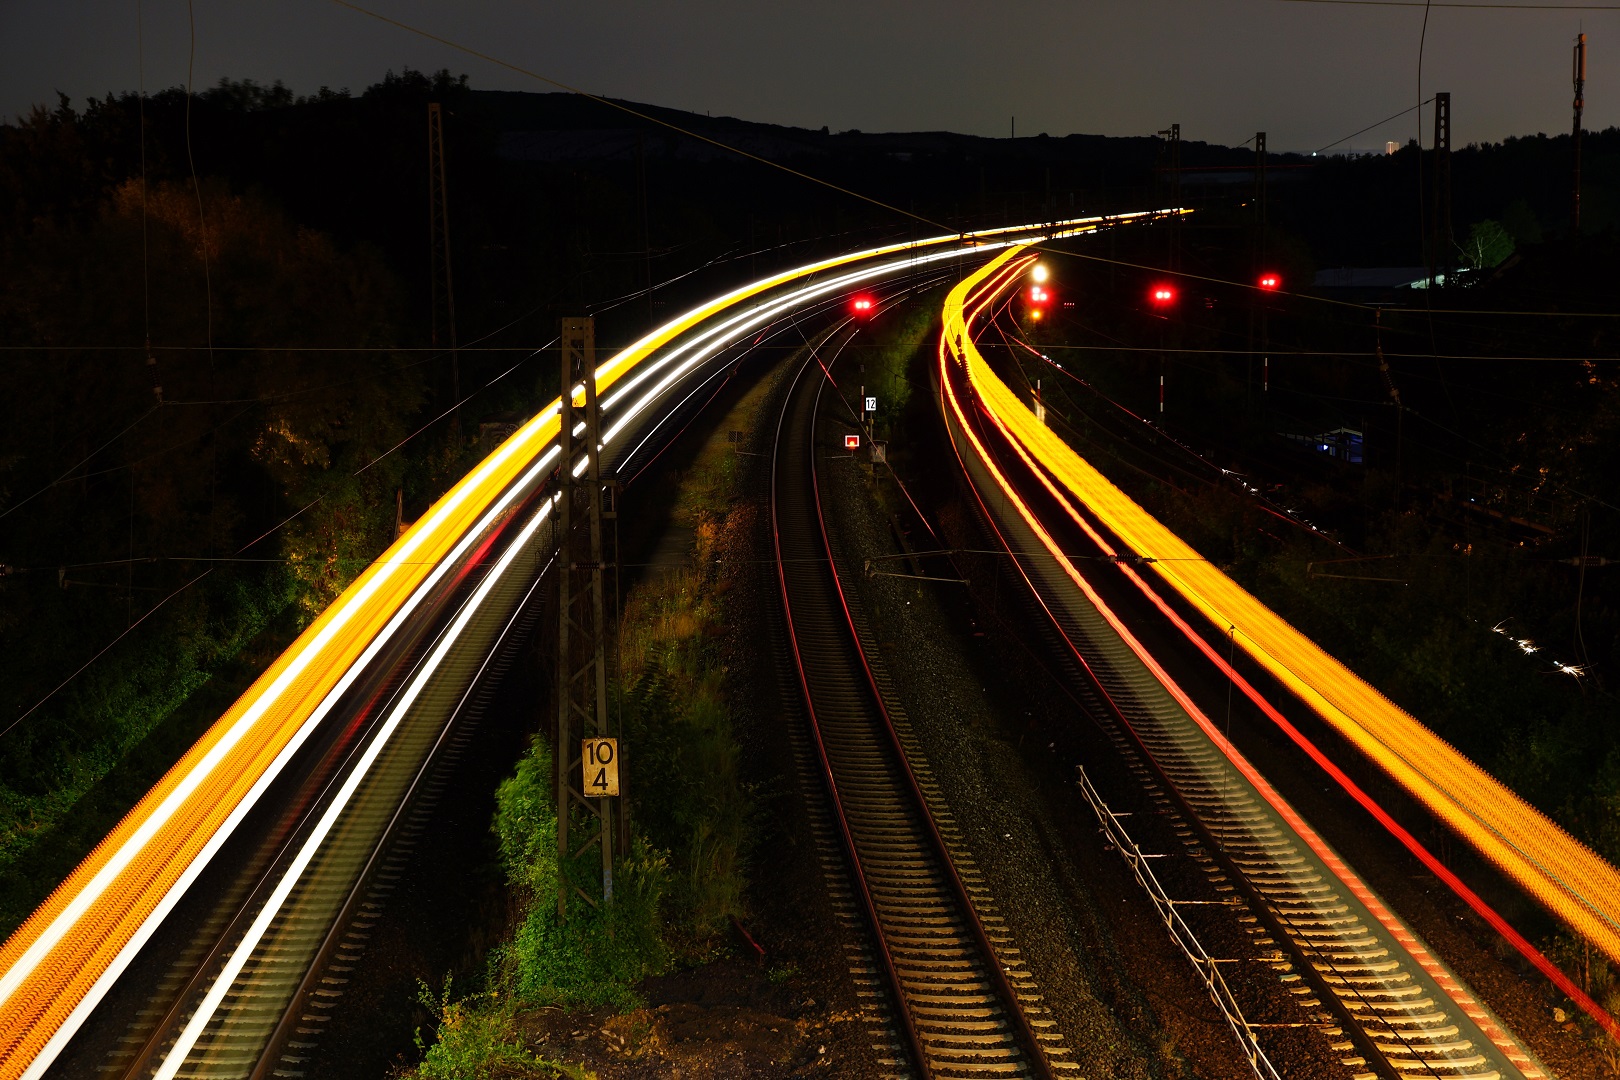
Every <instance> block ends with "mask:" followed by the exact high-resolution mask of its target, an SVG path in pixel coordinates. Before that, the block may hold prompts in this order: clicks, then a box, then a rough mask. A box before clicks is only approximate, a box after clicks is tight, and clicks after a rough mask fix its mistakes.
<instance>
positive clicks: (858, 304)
mask: <svg viewBox="0 0 1620 1080" xmlns="http://www.w3.org/2000/svg"><path fill="white" fill-rule="evenodd" d="M850 306H851V307H852V308H854V309H855V311H856V312H857V313H858V314H861V315H867V314H870V313H871V311H872V298H871V297H870V296H857V297H856V298H855V300H854V302H853V303H851V304H850Z"/></svg>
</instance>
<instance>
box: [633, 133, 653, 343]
mask: <svg viewBox="0 0 1620 1080" xmlns="http://www.w3.org/2000/svg"><path fill="white" fill-rule="evenodd" d="M644 144H645V139H644V138H643V136H642V133H641V132H639V131H638V132H636V187H637V188H638V189H639V191H640V194H641V255H642V267H643V269H644V270H645V272H646V276H645V277H644V279H643V280H642V286H643V288H645V289H646V290H647V325H648V326H651V325H652V324H653V321H654V316H653V282H652V231H651V229H649V228H648V222H647V149H646V146H645V145H644Z"/></svg>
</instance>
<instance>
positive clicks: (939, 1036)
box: [771, 329, 1078, 1078]
mask: <svg viewBox="0 0 1620 1080" xmlns="http://www.w3.org/2000/svg"><path fill="white" fill-rule="evenodd" d="M850 333H851V332H850V331H849V330H847V329H846V330H844V331H842V334H843V337H842V338H841V340H840V342H839V347H840V348H841V346H842V343H844V342H847V340H848V336H849V334H850ZM810 354H811V355H810V357H809V359H807V360H806V361H805V363H804V365H803V366H802V367H801V368H800V370H799V371H798V373H797V374H796V376H795V377H794V380H793V382H792V384H791V386H790V388H789V390H788V392H787V394H786V400H785V404H784V406H783V410H782V413H781V416H780V419H779V422H778V426H777V431H776V439H775V447H774V450H773V456H772V469H771V525H772V533H773V536H774V542H775V556H776V563H777V572H778V579H779V583H780V587H781V595H782V602H783V607H784V613H785V616H786V618H785V622H786V627H787V639H788V645H789V648H790V651H791V652H792V654H793V656H792V664H793V666H794V668H795V670H796V672H797V677H798V683H799V688H800V690H801V692H802V694H803V700H804V706H805V710H806V713H807V717H808V721H809V723H808V727H809V729H810V742H811V743H812V745H813V747H814V758H815V763H816V766H817V768H818V770H819V772H820V774H821V777H822V780H823V781H824V782H825V787H826V791H827V795H828V801H829V803H830V804H831V807H832V816H833V818H834V821H835V823H836V830H837V833H838V835H839V838H840V839H841V841H842V847H843V849H844V852H845V854H846V857H847V858H848V861H849V869H850V878H851V879H852V885H853V889H854V892H855V894H856V900H857V905H858V907H859V908H860V909H861V910H862V913H863V914H864V916H865V919H866V921H867V923H868V925H869V926H870V927H871V929H872V931H873V936H874V939H875V950H874V952H875V958H876V960H877V966H878V968H879V969H880V971H881V973H882V975H883V977H884V982H886V984H887V989H888V993H889V997H890V1005H891V1007H892V1009H893V1012H894V1015H895V1020H896V1025H897V1027H898V1028H899V1029H900V1030H901V1033H902V1035H903V1039H904V1042H905V1044H906V1050H907V1052H908V1056H909V1058H910V1064H911V1065H912V1066H913V1068H914V1069H915V1073H916V1075H920V1076H926V1077H939V1078H947V1077H951V1078H954V1077H981V1076H1010V1077H1031V1078H1037V1077H1039V1078H1044V1077H1052V1076H1067V1075H1077V1074H1078V1073H1077V1068H1076V1066H1075V1065H1074V1063H1073V1062H1072V1061H1070V1060H1068V1052H1067V1050H1066V1049H1065V1048H1064V1047H1063V1046H1062V1045H1061V1044H1062V1037H1061V1035H1060V1034H1059V1033H1058V1032H1057V1031H1056V1030H1055V1024H1054V1023H1053V1021H1051V1020H1050V1019H1049V1018H1048V1017H1047V1015H1046V1010H1045V1008H1044V1007H1043V1006H1042V1005H1041V1003H1040V996H1039V993H1038V992H1037V988H1036V987H1035V985H1034V982H1033V979H1032V978H1031V976H1030V975H1029V973H1028V971H1027V970H1025V969H1024V966H1023V964H1022V962H1021V961H1020V960H1019V959H1018V952H1017V949H1016V948H1015V947H1014V944H1013V942H1012V940H1011V938H1010V936H1009V935H1008V934H1007V933H1006V931H1005V929H1003V928H1002V927H1001V925H1000V920H999V919H997V918H996V917H995V916H994V915H993V913H992V910H991V909H992V904H991V901H990V898H989V896H988V895H987V894H986V893H985V892H984V890H983V888H982V887H981V886H979V885H978V884H977V881H976V880H974V881H973V883H972V884H971V885H970V884H969V883H967V882H965V881H964V876H966V877H969V878H971V879H976V875H975V874H974V873H973V872H972V871H971V870H967V871H965V872H964V871H960V870H959V869H958V867H957V865H956V863H955V861H953V858H952V852H951V850H950V847H949V845H948V843H947V840H946V838H945V836H943V835H942V831H941V823H940V822H938V821H936V815H935V813H934V812H933V810H932V809H931V807H930V805H929V798H928V796H927V794H926V791H925V786H924V785H926V784H927V774H926V766H924V765H923V764H922V763H921V762H917V763H915V764H914V763H913V762H912V761H910V760H909V759H908V757H907V753H906V750H905V749H904V743H903V741H902V737H901V736H900V735H899V734H897V731H896V725H895V723H894V722H893V717H892V716H891V707H890V706H889V705H888V704H887V703H886V702H885V700H884V698H885V694H884V692H883V690H882V687H883V685H884V681H883V679H882V677H881V673H879V672H877V671H875V670H874V666H873V658H869V656H868V654H867V653H866V651H865V650H863V648H862V646H861V643H860V633H859V629H858V625H859V624H858V617H857V616H856V615H855V614H854V613H852V612H851V610H850V607H849V603H848V601H847V599H846V594H845V592H844V589H843V587H842V585H841V583H840V580H839V572H838V565H837V557H836V553H835V551H834V549H833V546H832V545H831V544H830V543H829V540H828V536H827V532H826V528H825V523H824V519H823V514H822V507H821V504H820V493H819V485H818V483H817V470H818V465H819V463H820V462H821V461H822V460H826V459H827V458H830V457H832V456H833V455H835V454H842V453H844V451H843V450H842V448H841V439H839V440H838V442H839V445H838V446H835V445H834V442H833V439H832V437H831V436H830V435H829V434H828V433H827V432H825V431H821V432H820V433H819V434H818V426H817V412H818V409H819V407H820V404H821V402H822V398H823V390H824V389H825V388H826V386H827V385H828V378H829V377H830V376H828V375H825V374H824V372H825V369H824V368H823V367H822V363H821V360H820V359H819V357H818V356H817V355H816V350H815V349H814V348H812V349H811V350H810ZM836 467H840V468H848V467H853V466H851V465H850V464H848V463H844V462H841V463H839V464H838V465H837V466H836ZM919 774H921V775H922V777H923V780H922V781H921V782H920V781H919ZM945 827H946V829H947V830H948V828H949V826H948V824H947V825H946V826H945ZM892 1064H894V1065H903V1064H905V1063H904V1062H901V1061H898V1060H896V1061H894V1062H892Z"/></svg>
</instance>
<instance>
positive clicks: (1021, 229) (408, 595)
mask: <svg viewBox="0 0 1620 1080" xmlns="http://www.w3.org/2000/svg"><path fill="white" fill-rule="evenodd" d="M1180 212H1182V211H1179V210H1161V211H1143V212H1140V213H1134V214H1122V215H1110V216H1093V217H1085V218H1076V219H1071V220H1067V221H1063V222H1058V223H1055V224H1053V225H1036V226H1009V227H1005V228H1000V229H994V230H987V231H984V232H980V233H969V234H961V235H946V236H936V237H931V238H927V239H923V240H918V241H908V242H905V243H896V244H890V245H886V246H882V247H878V248H872V249H869V250H865V251H858V252H852V253H848V254H845V255H840V256H836V257H833V258H830V259H824V260H821V261H818V262H814V263H810V264H808V265H805V266H800V267H796V268H793V269H790V270H787V271H783V272H781V273H779V274H775V275H772V276H770V277H767V278H764V279H762V280H760V281H756V282H753V283H750V284H748V285H745V286H742V287H741V288H738V289H735V290H732V291H731V292H729V293H726V294H725V295H723V296H720V297H717V298H716V299H714V300H711V301H709V302H708V303H706V304H703V305H700V306H698V307H696V308H694V309H692V310H691V311H688V312H686V313H685V314H683V315H681V316H680V317H678V318H676V319H674V320H671V321H670V322H668V323H666V324H664V325H662V326H660V327H658V328H657V329H655V330H653V331H652V332H650V333H648V334H647V335H646V336H644V337H642V338H641V339H639V340H637V341H636V342H634V343H632V344H631V345H630V346H628V347H627V348H625V349H623V350H621V351H620V352H619V353H617V354H616V355H614V356H613V357H611V358H610V359H609V360H607V361H606V362H605V363H604V364H602V365H600V366H599V368H598V371H597V387H598V392H599V393H600V394H603V395H604V397H603V407H604V409H610V408H614V407H616V406H619V405H620V404H621V403H623V402H625V401H626V399H627V398H628V396H629V395H630V394H631V393H632V391H634V390H636V389H638V388H641V387H643V385H644V384H649V383H650V386H647V388H645V389H643V390H642V392H641V393H640V394H639V396H637V397H636V398H635V400H633V401H630V402H629V403H628V404H625V405H624V413H625V417H624V419H623V420H619V419H618V417H617V415H616V416H615V418H614V419H615V421H616V422H615V423H614V424H613V425H612V426H611V427H610V428H609V429H608V435H607V436H606V438H608V439H611V438H613V437H616V436H617V435H619V434H620V433H621V432H623V431H625V430H627V428H626V425H627V424H628V422H629V420H630V419H631V418H633V417H634V416H635V415H636V414H638V413H639V412H640V411H642V410H643V409H645V408H647V407H648V406H649V405H650V404H651V403H652V402H653V401H655V400H656V399H657V398H658V397H659V396H660V395H661V394H662V393H663V392H665V391H666V390H668V389H669V388H670V387H672V386H673V385H674V384H675V383H676V382H677V381H679V379H680V378H681V377H683V376H684V375H686V374H689V373H690V371H691V370H692V369H694V368H695V367H697V366H699V365H700V364H701V363H702V362H703V361H704V360H706V359H708V358H710V357H712V356H713V355H714V354H715V353H717V352H719V351H720V350H721V349H724V348H726V347H728V346H729V345H731V344H733V343H734V341H735V340H736V338H737V336H738V335H740V334H743V333H747V332H749V331H750V330H752V329H755V328H757V327H759V326H763V325H765V324H767V323H769V322H770V321H772V320H773V319H777V318H780V317H781V316H782V315H783V314H785V313H786V312H787V311H788V310H790V309H791V308H793V307H795V306H797V305H799V304H803V303H806V302H810V301H813V300H815V299H817V298H821V297H824V296H826V295H828V294H830V293H832V292H835V291H837V290H838V289H841V288H848V287H850V286H852V285H855V284H858V283H860V282H863V281H872V280H876V279H879V278H882V277H885V276H890V275H894V274H897V273H903V272H905V271H906V270H908V269H909V268H911V267H913V266H916V265H920V264H922V263H925V262H935V261H938V260H944V259H948V258H954V257H961V256H963V255H964V254H965V255H967V256H969V257H973V256H975V255H977V254H979V253H988V252H989V251H991V250H995V249H997V248H1001V247H1005V246H1008V245H1010V244H1014V243H1017V242H1018V241H1017V240H1016V239H1006V238H1007V237H1014V236H1017V235H1018V234H1023V235H1026V236H1027V235H1028V234H1031V233H1039V234H1041V236H1042V237H1043V238H1052V237H1058V236H1069V235H1076V234H1078V233H1082V232H1088V231H1092V230H1095V229H1098V228H1101V227H1105V226H1108V225H1113V224H1123V223H1127V222H1135V221H1143V220H1151V219H1153V218H1156V217H1161V216H1165V215H1168V214H1172V213H1180ZM897 255H901V256H905V257H902V258H890V257H891V256H897ZM839 270H842V271H843V272H842V273H840V274H838V275H837V276H836V277H834V278H832V279H828V280H816V279H818V278H820V277H821V276H822V275H825V274H827V273H829V272H832V271H839ZM806 279H811V281H812V284H809V285H803V286H801V287H800V288H798V289H796V290H794V291H792V292H790V293H788V294H785V295H771V296H767V295H766V294H774V293H775V292H776V291H777V290H780V289H783V288H785V287H788V286H791V285H793V284H794V283H796V282H802V281H804V280H806ZM756 299H758V300H760V303H758V304H756V305H755V306H753V307H747V308H745V309H744V310H743V311H742V312H741V313H739V314H735V315H732V316H730V317H729V318H727V319H726V320H724V321H723V322H722V323H721V324H720V325H719V326H717V327H713V328H709V329H704V330H702V331H701V332H699V333H698V334H697V335H696V336H695V337H693V338H692V339H691V340H689V341H683V342H681V343H680V344H679V345H676V346H675V347H673V348H668V346H671V344H672V343H674V342H676V341H677V339H680V338H682V337H683V336H684V335H689V334H692V333H693V332H694V331H698V330H699V328H700V327H702V326H703V324H705V323H707V322H708V321H710V320H712V319H714V318H716V317H717V316H720V315H722V314H723V313H725V312H726V311H728V310H729V309H732V308H737V307H739V306H743V305H747V304H748V302H749V301H753V300H756ZM660 376H661V377H660ZM621 380H623V386H622V387H619V388H618V389H617V390H615V391H614V392H612V393H609V391H610V390H613V389H614V388H615V384H618V383H620V381H621ZM559 405H560V402H558V401H553V402H552V403H551V404H550V405H548V406H547V407H546V408H544V409H542V410H540V412H539V413H538V414H537V415H536V416H535V417H533V418H532V419H531V420H529V421H528V422H527V423H526V424H524V425H523V426H522V427H520V428H519V430H518V431H517V432H516V433H514V434H513V435H512V436H511V437H510V438H509V439H508V440H507V441H506V442H505V443H503V444H502V445H501V446H500V447H499V448H497V449H496V450H495V452H494V453H492V454H491V455H490V456H489V457H488V458H486V459H485V460H484V461H483V462H482V463H481V464H480V465H479V466H478V467H477V468H475V469H474V470H473V471H472V472H471V473H469V474H468V475H467V476H466V477H465V478H463V479H462V480H461V481H460V482H459V483H457V484H456V485H455V486H454V487H452V488H451V489H450V491H449V492H447V493H446V494H445V495H444V496H443V497H442V498H441V499H440V500H439V501H438V502H437V503H435V504H434V506H433V507H432V508H431V509H430V510H429V511H428V513H426V514H424V515H423V516H422V518H421V519H419V520H418V521H417V522H416V523H415V524H414V525H413V526H411V528H410V529H408V530H407V531H406V532H405V533H404V535H402V536H401V537H400V538H399V540H398V541H396V542H395V543H394V545H393V546H391V547H390V548H389V549H388V551H387V552H386V553H384V555H383V556H382V557H380V558H379V559H378V560H377V561H376V562H375V563H373V564H372V565H371V566H370V567H368V568H367V569H366V570H365V571H364V572H363V573H362V574H361V575H360V576H359V577H358V578H357V579H356V580H355V581H354V582H353V583H352V584H351V585H350V586H349V588H348V589H346V590H345V591H344V593H343V594H342V595H341V596H340V597H339V598H338V599H337V600H336V601H334V602H333V604H332V605H331V606H330V607H328V608H327V610H326V611H324V612H323V613H322V614H321V615H320V617H319V618H317V619H316V620H315V622H314V623H312V624H311V625H310V626H309V627H308V628H307V629H306V630H305V631H304V633H303V634H301V635H299V637H298V639H297V640H296V641H295V642H294V643H293V644H292V646H290V647H289V648H288V649H287V651H286V652H284V653H283V654H282V655H281V656H280V657H279V658H278V659H277V660H276V661H275V662H274V663H273V664H272V665H271V666H270V668H269V669H268V670H267V671H266V672H265V673H264V674H263V675H262V676H260V678H259V679H258V680H256V681H255V682H254V684H253V685H252V686H251V687H250V688H249V689H248V691H247V692H246V693H245V694H243V695H242V697H241V698H240V699H239V700H238V701H237V702H236V703H235V704H234V705H232V707H231V708H230V709H229V710H228V711H227V712H226V713H225V715H224V716H223V717H221V719H220V720H219V721H217V722H216V723H215V724H214V725H213V726H212V727H211V728H210V729H209V730H208V731H207V732H206V733H205V734H204V735H203V736H202V738H200V739H199V740H198V741H197V743H196V744H195V745H194V746H193V747H192V748H191V749H190V750H188V751H187V752H186V754H185V755H184V756H183V757H182V758H181V759H180V761H179V762H178V763H176V765H175V766H174V767H173V768H171V769H170V770H169V772H168V773H167V774H166V775H165V776H164V777H163V778H162V779H161V780H160V781H159V782H158V783H157V784H156V785H154V787H153V788H152V789H151V791H149V792H148V793H147V794H146V795H145V796H144V797H143V798H142V799H141V800H140V802H139V803H137V804H136V806H135V807H134V808H133V809H132V810H131V811H130V812H129V814H127V815H126V816H125V818H124V819H123V820H122V821H121V822H119V824H118V825H117V826H116V827H115V828H114V829H113V830H112V832H111V833H109V834H108V836H107V837H106V838H105V839H104V840H103V841H102V842H101V843H100V844H98V845H97V846H96V848H95V849H94V850H93V851H92V852H91V853H90V855H89V856H88V857H86V859H85V860H84V861H83V862H82V863H81V864H80V865H79V866H78V867H77V868H76V869H75V870H74V871H73V872H72V873H71V874H70V875H69V876H68V877H67V879H66V880H65V881H64V882H63V883H62V884H61V885H60V886H59V887H58V888H57V889H56V890H55V891H54V892H52V894H51V895H50V896H49V897H48V898H47V899H46V901H45V902H44V903H43V904H42V905H41V906H40V907H39V908H38V909H37V910H36V911H35V912H34V914H33V915H31V916H30V917H29V919H28V920H27V921H25V922H24V923H23V925H22V926H21V927H19V928H18V930H17V931H16V932H15V933H13V934H12V936H11V937H10V938H9V939H7V941H6V942H5V944H4V945H3V946H0V972H3V974H0V1080H14V1078H17V1077H23V1076H27V1077H33V1076H37V1075H40V1074H42V1073H43V1072H44V1070H45V1069H46V1068H48V1066H49V1063H50V1061H51V1060H53V1059H54V1057H55V1055H56V1054H57V1053H58V1052H59V1051H60V1050H61V1049H62V1048H63V1047H64V1046H65V1045H66V1044H67V1042H68V1040H69V1039H71V1037H72V1035H73V1034H74V1033H75V1032H76V1031H77V1029H78V1027H79V1026H80V1025H81V1024H82V1023H83V1022H84V1020H85V1019H86V1018H87V1017H88V1015H89V1014H90V1012H91V1011H93V1009H94V1007H95V1006H96V1004H98V1003H99V1001H100V1000H101V999H102V997H103V996H104V995H105V994H106V993H107V991H108V990H109V989H110V988H111V986H112V984H113V983H114V982H116V980H117V978H118V977H119V975H120V974H122V972H123V971H124V970H125V969H126V968H127V966H128V965H129V963H130V962H131V961H132V960H133V959H134V957H135V955H136V953H138V952H139V950H140V948H141V946H142V945H144V944H145V943H146V941H148V940H149V939H150V937H151V935H152V934H153V933H154V932H155V931H156V929H157V927H158V925H159V924H160V923H161V922H162V920H163V918H164V917H165V916H167V915H168V914H169V912H170V911H171V910H172V908H173V906H174V905H175V904H176V903H177V902H178V900H179V898H180V897H181V896H182V895H183V894H184V892H185V890H186V888H187V887H189V886H190V884H191V883H192V882H193V881H195V879H196V877H197V876H198V875H199V874H200V873H201V872H202V870H203V869H204V868H205V867H206V866H207V865H208V862H209V860H210V859H211V858H212V857H213V856H214V855H215V854H216V853H217V852H218V850H219V849H220V847H221V846H222V845H223V843H224V842H225V840H226V839H227V838H228V837H229V836H230V835H231V834H232V832H233V830H234V829H235V828H236V827H237V825H238V824H239V823H240V822H241V820H242V819H243V818H244V817H245V816H246V814H247V813H248V811H249V810H251V809H252V808H253V806H254V805H255V804H256V802H257V801H258V800H259V799H260V798H261V797H262V795H263V793H264V792H265V790H266V789H267V788H268V787H269V786H270V783H271V782H272V781H273V780H274V779H275V778H276V776H277V775H279V774H280V772H281V771H282V770H283V768H284V767H285V766H286V765H287V764H288V763H289V762H290V761H291V760H292V759H293V757H294V756H295V754H296V753H297V751H298V750H299V749H300V748H301V747H302V746H303V745H304V743H305V742H306V741H307V739H308V737H309V736H310V734H311V733H312V732H313V731H314V730H315V729H316V728H317V726H318V725H319V724H320V723H321V721H322V720H323V719H324V718H325V716H326V715H327V713H328V712H329V711H330V710H331V709H332V708H333V706H334V705H336V703H337V702H338V699H339V698H340V697H341V696H342V695H343V693H344V692H345V691H346V690H347V689H348V688H349V686H350V685H351V684H352V683H353V681H354V680H355V679H356V678H357V677H358V676H359V674H360V672H362V671H363V670H365V668H366V667H367V665H368V664H369V663H370V661H371V660H372V659H373V658H375V657H376V656H377V654H378V653H379V652H380V651H381V650H382V648H383V647H384V645H385V644H386V643H387V642H388V641H389V640H391V638H392V637H393V636H394V635H395V634H396V633H397V632H398V631H399V630H400V628H401V627H402V626H404V624H405V623H406V621H407V620H408V618H409V617H410V616H411V615H412V613H413V612H415V611H416V610H417V608H418V607H419V606H420V605H421V604H422V603H423V602H424V601H425V600H426V598H427V597H428V595H429V594H430V593H431V592H432V590H433V588H434V586H435V585H436V584H437V583H438V582H439V581H440V580H441V579H442V578H443V576H444V575H445V574H446V573H448V572H449V571H450V570H451V569H452V568H453V567H454V566H455V565H457V564H458V562H459V560H460V559H462V558H463V557H464V556H465V555H466V553H467V551H468V550H469V548H470V547H471V546H472V544H473V543H474V542H475V541H476V540H477V538H478V537H479V536H480V535H482V534H483V533H484V532H485V531H486V530H487V529H488V528H490V527H491V526H492V525H493V523H494V522H495V520H496V519H497V518H498V516H499V515H500V514H501V513H503V512H504V511H505V510H506V509H507V508H508V507H510V506H511V505H512V504H513V502H514V501H515V500H516V499H517V498H518V497H519V495H520V494H521V493H522V492H524V491H529V490H532V489H533V485H535V484H538V483H540V482H543V480H544V477H545V475H546V474H547V472H548V471H549V470H550V469H551V468H552V467H553V463H554V462H555V460H556V456H557V446H556V436H557V433H558V432H557V428H558V411H559ZM357 775H358V774H357Z"/></svg>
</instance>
